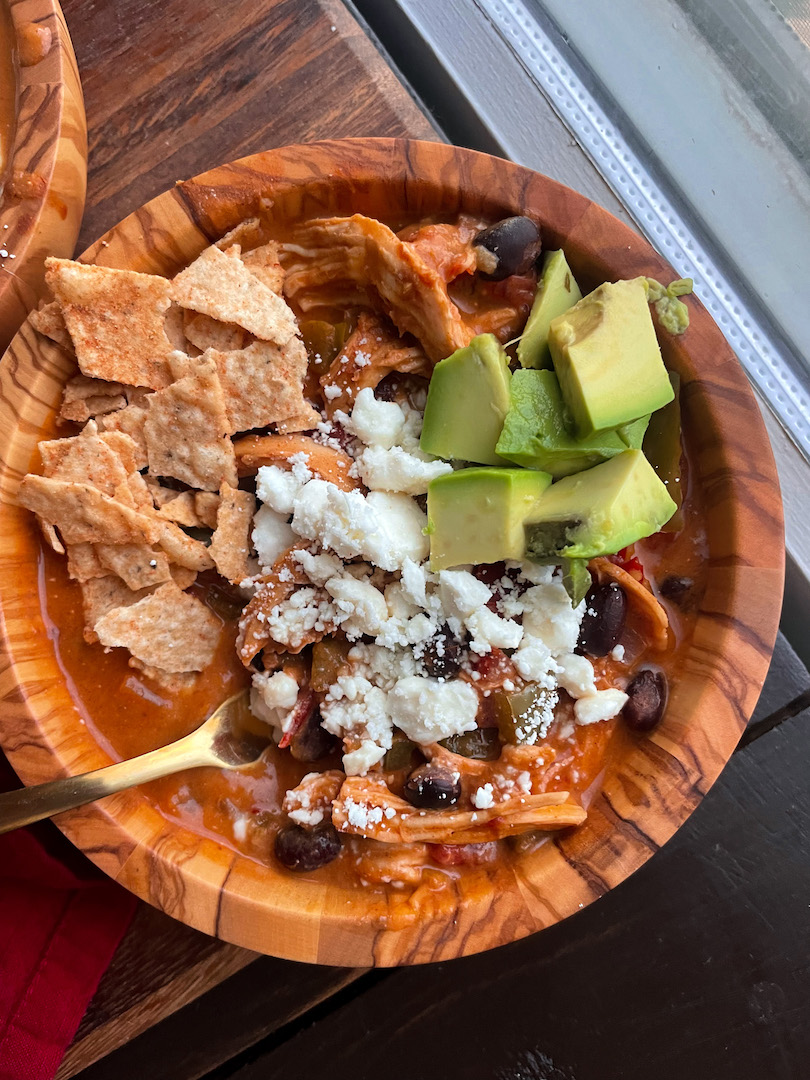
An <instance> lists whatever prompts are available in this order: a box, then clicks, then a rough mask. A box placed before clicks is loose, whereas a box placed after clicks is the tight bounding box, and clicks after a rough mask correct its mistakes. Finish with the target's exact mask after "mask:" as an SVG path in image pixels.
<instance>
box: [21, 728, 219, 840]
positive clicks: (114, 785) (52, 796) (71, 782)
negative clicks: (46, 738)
mask: <svg viewBox="0 0 810 1080" xmlns="http://www.w3.org/2000/svg"><path fill="white" fill-rule="evenodd" d="M196 734H197V733H196V732H193V733H192V734H191V735H187V736H186V737H185V738H184V739H178V741H177V742H175V743H171V744H170V745H169V746H163V747H161V748H160V749H159V750H151V751H150V752H149V753H148V754H141V756H140V757H136V758H131V759H130V760H129V761H119V762H117V763H116V764H115V765H108V766H107V767H106V768H104V769H96V770H95V771H94V772H87V773H82V774H81V775H80V776H67V777H65V778H64V780H51V781H50V782H49V783H47V784H36V785H34V786H33V787H29V788H22V789H21V790H20V791H8V792H5V793H3V794H0V835H2V834H3V833H7V832H11V830H12V829H19V828H21V827H22V826H23V825H32V824H33V823H34V822H35V821H42V820H43V818H49V817H53V816H54V814H61V813H63V812H64V811H65V810H73V809H74V807H76V806H84V804H85V803H89V802H95V801H96V799H103V798H104V796H105V795H112V794H114V793H115V792H116V791H124V790H125V789H126V788H130V787H135V786H136V785H137V784H145V783H147V782H148V781H149V780H156V779H157V778H158V777H159V776H169V775H170V774H171V773H175V772H179V771H180V770H181V769H193V768H196V767H197V766H199V765H216V764H219V763H218V762H217V759H216V758H215V757H214V756H213V754H212V753H211V751H210V750H209V749H208V748H207V747H206V746H204V745H203V746H201V745H200V741H199V740H197V739H195V735H196Z"/></svg>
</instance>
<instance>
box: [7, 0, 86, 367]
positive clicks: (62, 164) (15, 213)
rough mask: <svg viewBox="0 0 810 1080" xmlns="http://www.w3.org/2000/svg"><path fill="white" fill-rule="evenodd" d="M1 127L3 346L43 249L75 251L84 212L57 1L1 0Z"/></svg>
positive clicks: (33, 298)
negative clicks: (5, 148)
mask: <svg viewBox="0 0 810 1080" xmlns="http://www.w3.org/2000/svg"><path fill="white" fill-rule="evenodd" d="M9 79H11V80H13V81H14V82H15V83H16V87H15V88H14V89H12V91H11V95H9V93H8V92H6V93H5V94H4V93H3V87H6V90H8V82H9ZM9 96H12V97H14V98H16V100H14V101H11V102H9V101H8V100H7V98H8V97H9ZM9 106H11V112H12V115H11V117H10V118H8V119H10V123H8V124H7V123H5V119H6V114H7V110H8V108H9ZM0 131H5V133H6V135H7V136H8V137H10V140H11V142H10V149H9V153H8V160H7V163H6V167H5V169H0V187H1V186H2V180H3V179H4V178H5V189H4V190H3V193H2V196H0V351H2V350H4V349H5V348H6V347H7V345H8V343H9V341H10V340H11V338H12V336H13V334H14V333H15V332H16V330H17V328H18V327H19V325H20V323H21V322H22V321H23V319H24V318H25V316H26V315H27V314H28V312H29V311H30V310H31V308H32V307H35V306H36V303H37V301H38V299H39V296H40V293H41V290H42V285H43V280H44V273H45V266H44V263H45V257H46V256H47V255H60V256H62V257H68V256H70V255H72V254H73V248H74V245H75V243H76V237H77V236H78V235H79V226H80V224H81V220H82V213H83V212H84V196H85V189H86V187H87V126H86V124H85V118H84V102H83V100H82V90H81V84H80V82H79V72H78V69H77V67H76V57H75V56H74V54H73V46H72V45H71V43H70V35H69V34H68V30H67V26H66V25H65V18H64V16H63V14H62V10H61V8H60V7H59V4H58V3H57V0H0ZM3 252H7V253H8V254H7V255H4V254H3Z"/></svg>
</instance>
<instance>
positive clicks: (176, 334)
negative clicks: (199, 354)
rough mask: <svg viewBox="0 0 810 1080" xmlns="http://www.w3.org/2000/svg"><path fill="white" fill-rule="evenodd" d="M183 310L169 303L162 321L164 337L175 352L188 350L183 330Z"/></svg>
mask: <svg viewBox="0 0 810 1080" xmlns="http://www.w3.org/2000/svg"><path fill="white" fill-rule="evenodd" d="M184 316H185V312H184V311H183V309H182V308H181V307H179V306H178V305H177V304H171V305H170V306H169V310H168V311H167V312H166V316H165V319H164V322H163V329H164V330H165V332H166V337H167V338H168V339H169V343H170V345H171V347H172V349H173V350H174V351H175V352H188V340H187V338H186V331H185V318H184Z"/></svg>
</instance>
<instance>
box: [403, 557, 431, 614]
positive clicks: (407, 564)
mask: <svg viewBox="0 0 810 1080" xmlns="http://www.w3.org/2000/svg"><path fill="white" fill-rule="evenodd" d="M427 582H428V575H427V570H426V568H425V567H424V566H420V565H419V563H415V562H414V561H413V559H405V560H404V561H403V563H402V573H401V588H402V595H403V596H404V597H405V598H406V599H407V600H409V601H410V602H411V603H413V604H419V605H421V606H422V607H424V606H425V604H426V603H427V594H426V589H427Z"/></svg>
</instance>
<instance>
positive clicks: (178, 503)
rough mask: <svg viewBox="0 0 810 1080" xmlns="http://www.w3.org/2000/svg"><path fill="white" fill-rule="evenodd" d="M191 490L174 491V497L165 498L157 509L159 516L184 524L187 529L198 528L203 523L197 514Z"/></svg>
mask: <svg viewBox="0 0 810 1080" xmlns="http://www.w3.org/2000/svg"><path fill="white" fill-rule="evenodd" d="M165 490H166V489H165V488H164V491H165ZM194 494H195V493H194V492H193V491H175V492H173V495H174V498H173V499H167V500H166V501H165V502H164V503H163V504H162V505H161V506H160V508H159V509H158V513H159V514H160V516H161V517H164V518H166V519H167V520H168V521H174V522H176V524H178V525H185V527H186V528H187V529H198V528H200V526H201V525H202V524H203V523H202V522H201V521H200V519H199V517H198V516H197V510H196V508H195V505H194Z"/></svg>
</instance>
